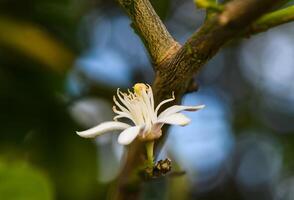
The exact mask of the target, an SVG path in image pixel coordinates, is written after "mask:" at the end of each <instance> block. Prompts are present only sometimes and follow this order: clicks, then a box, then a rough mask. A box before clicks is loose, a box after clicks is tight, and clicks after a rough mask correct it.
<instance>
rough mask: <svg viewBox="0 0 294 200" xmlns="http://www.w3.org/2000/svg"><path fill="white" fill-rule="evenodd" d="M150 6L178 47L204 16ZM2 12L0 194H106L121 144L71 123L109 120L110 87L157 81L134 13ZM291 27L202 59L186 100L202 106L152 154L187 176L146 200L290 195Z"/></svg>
mask: <svg viewBox="0 0 294 200" xmlns="http://www.w3.org/2000/svg"><path fill="white" fill-rule="evenodd" d="M152 4H153V5H154V7H155V8H156V10H157V12H158V13H159V15H160V17H161V18H162V19H163V20H164V21H165V23H166V25H167V27H168V29H169V30H170V31H171V33H172V35H173V36H174V37H175V38H176V39H177V40H178V41H180V42H181V43H184V42H185V41H186V39H187V38H188V37H189V36H190V35H191V34H192V33H193V32H194V31H195V30H196V29H197V27H199V26H200V25H201V24H202V22H203V20H204V17H205V15H204V14H205V13H204V12H203V11H202V10H199V9H197V8H196V7H195V5H194V4H193V1H192V0H153V1H152ZM289 4H291V2H290V3H289ZM292 4H293V3H292ZM0 13H1V14H0V199H1V200H2V199H3V200H40V199H42V200H43V199H44V200H53V199H58V200H67V199H68V200H82V199H83V200H92V199H93V200H94V199H106V198H107V194H108V192H109V190H110V186H111V183H112V181H113V180H114V179H115V177H116V175H117V173H118V171H119V168H120V163H122V152H123V147H121V146H120V145H118V144H117V142H116V137H117V135H116V134H109V135H105V136H103V137H100V138H97V139H95V140H88V139H83V138H80V137H78V136H77V135H76V134H75V131H77V130H83V129H86V128H89V127H92V126H94V125H96V124H98V123H100V122H102V121H105V120H110V119H111V118H112V117H113V114H112V111H111V106H112V95H113V94H114V93H115V90H116V88H117V87H120V88H130V87H132V85H133V84H134V83H135V82H147V83H151V81H152V80H153V77H154V74H153V71H152V67H151V64H150V62H149V59H148V55H147V54H146V51H145V49H144V47H143V45H142V44H141V42H140V40H139V38H138V37H137V36H136V35H135V33H134V32H133V30H132V29H131V27H130V26H129V25H130V21H129V20H128V18H127V17H126V16H125V15H124V13H123V12H122V10H121V9H120V8H119V7H118V3H117V2H115V1H112V0H111V1H100V0H83V1H82V0H24V1H19V0H1V1H0ZM293 25H294V24H293V23H289V24H286V25H282V26H279V27H277V28H274V29H272V30H270V31H267V32H265V33H261V34H258V35H256V36H252V37H251V38H249V39H246V40H245V39H244V40H236V41H233V42H231V43H230V44H228V45H227V46H226V47H225V48H224V49H223V50H221V52H219V53H218V55H217V56H216V57H214V58H213V59H212V60H211V61H210V62H209V63H208V64H207V66H206V67H205V69H204V70H203V71H202V73H201V74H200V76H199V77H197V81H198V82H199V83H200V91H199V92H197V93H192V94H188V95H186V96H185V98H184V99H183V103H184V104H189V105H191V104H192V105H196V104H199V103H203V104H206V106H207V107H206V108H205V109H204V110H201V111H199V112H196V113H189V114H188V115H189V116H190V117H191V118H192V119H193V123H191V125H189V126H187V127H185V128H178V127H172V128H171V129H170V130H169V138H168V140H167V142H166V145H165V147H164V149H163V151H162V153H161V154H160V155H159V159H160V158H165V157H166V156H168V157H171V158H172V160H173V161H174V166H173V169H174V170H175V171H177V170H180V171H181V170H184V171H185V172H186V173H185V175H182V176H168V177H165V178H162V179H159V180H155V181H153V182H151V183H146V184H145V186H144V187H145V192H144V193H143V194H142V196H141V199H171V200H177V199H197V200H198V199H201V200H210V199H211V200H212V199H217V200H219V199H229V200H238V199H246V200H247V199H250V200H254V199H258V200H263V199H264V200H270V199H274V200H276V199H282V200H292V199H294V171H293V170H294V162H293V161H294V159H293V156H294V82H293V80H294V37H293V36H294V26H293Z"/></svg>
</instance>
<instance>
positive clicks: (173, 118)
mask: <svg viewBox="0 0 294 200" xmlns="http://www.w3.org/2000/svg"><path fill="white" fill-rule="evenodd" d="M190 121H191V120H190V119H189V118H188V117H186V115H184V114H182V113H175V114H172V115H169V116H166V117H162V118H161V119H159V120H158V121H157V122H156V123H163V124H172V125H180V126H185V125H187V124H189V123H190Z"/></svg>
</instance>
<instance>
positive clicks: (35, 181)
mask: <svg viewBox="0 0 294 200" xmlns="http://www.w3.org/2000/svg"><path fill="white" fill-rule="evenodd" d="M0 199H5V200H40V199H42V200H51V199H53V189H52V186H51V184H50V182H49V180H48V178H47V177H46V176H44V175H43V174H42V173H41V172H39V171H38V170H36V169H34V168H32V167H31V166H29V165H28V164H26V163H23V162H18V163H13V164H12V163H5V162H3V161H0Z"/></svg>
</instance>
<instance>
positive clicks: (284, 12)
mask: <svg viewBox="0 0 294 200" xmlns="http://www.w3.org/2000/svg"><path fill="white" fill-rule="evenodd" d="M291 21H294V5H293V6H289V7H286V8H284V9H281V10H277V11H274V12H272V13H269V14H265V15H264V16H262V17H261V18H259V19H258V20H257V21H255V22H254V23H253V24H251V26H250V27H249V28H248V30H247V32H246V34H247V35H251V34H255V33H260V32H263V31H266V30H268V29H270V28H273V27H275V26H278V25H281V24H285V23H288V22H291Z"/></svg>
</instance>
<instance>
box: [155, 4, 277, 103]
mask: <svg viewBox="0 0 294 200" xmlns="http://www.w3.org/2000/svg"><path fill="white" fill-rule="evenodd" d="M281 1H282V0H235V1H231V2H229V3H228V4H226V5H225V7H224V11H223V12H221V13H219V14H218V15H215V16H214V17H212V18H211V19H209V20H207V21H206V22H205V23H204V25H203V26H202V27H201V28H200V29H199V30H198V31H197V32H196V33H194V34H193V35H192V37H191V38H190V39H189V40H188V41H187V42H186V44H185V45H184V46H183V47H182V48H181V49H180V50H179V52H178V53H177V54H176V55H175V57H174V59H172V60H171V62H170V63H169V64H168V65H165V66H161V67H160V68H158V69H159V70H158V71H157V72H156V73H157V76H156V79H155V82H154V84H153V88H154V90H155V91H154V93H155V94H154V95H155V97H156V98H157V102H158V101H160V100H162V99H164V98H166V97H168V96H170V94H171V91H175V93H176V94H177V96H178V97H180V96H181V95H182V94H184V93H185V92H186V90H187V88H188V87H189V83H190V81H191V79H192V77H193V76H194V75H195V74H196V73H197V72H198V71H199V69H200V68H201V67H202V66H203V65H204V64H205V63H206V62H207V61H208V60H209V59H210V58H211V57H212V56H214V55H215V54H216V53H217V51H218V50H219V49H220V48H221V47H222V46H223V45H224V44H225V43H226V42H228V41H229V40H231V39H232V38H234V37H236V36H238V35H239V34H240V33H242V31H243V32H244V30H245V29H246V28H247V27H248V26H249V25H250V24H251V23H252V22H253V21H254V20H256V19H258V18H259V17H260V16H262V15H263V14H264V13H266V12H267V11H269V10H270V9H272V8H273V7H274V6H275V5H276V4H278V3H280V2H281Z"/></svg>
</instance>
